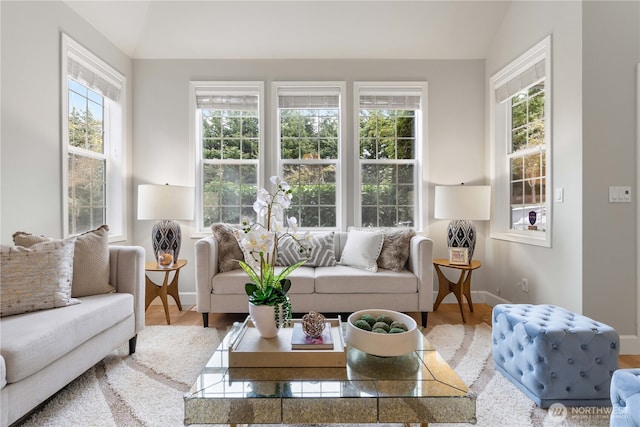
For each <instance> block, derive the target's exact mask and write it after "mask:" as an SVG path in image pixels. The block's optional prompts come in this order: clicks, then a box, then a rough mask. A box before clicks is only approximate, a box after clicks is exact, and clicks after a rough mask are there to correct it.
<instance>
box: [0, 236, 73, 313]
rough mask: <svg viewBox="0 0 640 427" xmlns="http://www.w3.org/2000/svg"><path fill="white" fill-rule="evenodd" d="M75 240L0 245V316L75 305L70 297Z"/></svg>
mask: <svg viewBox="0 0 640 427" xmlns="http://www.w3.org/2000/svg"><path fill="white" fill-rule="evenodd" d="M75 243H76V238H75V237H72V238H70V239H65V240H52V241H46V242H42V243H36V244H34V245H32V246H31V247H30V248H25V247H22V246H11V247H9V246H2V248H1V249H0V258H1V261H2V268H1V269H0V281H1V282H2V286H0V317H4V316H10V315H13V314H20V313H27V312H31V311H37V310H45V309H50V308H56V307H65V306H68V305H73V304H78V303H79V302H80V300H77V299H75V298H71V281H72V278H73V250H74V247H75Z"/></svg>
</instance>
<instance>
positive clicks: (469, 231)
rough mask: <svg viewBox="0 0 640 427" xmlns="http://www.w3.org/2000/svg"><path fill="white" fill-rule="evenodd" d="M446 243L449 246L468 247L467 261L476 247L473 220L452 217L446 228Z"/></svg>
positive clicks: (470, 258)
mask: <svg viewBox="0 0 640 427" xmlns="http://www.w3.org/2000/svg"><path fill="white" fill-rule="evenodd" d="M447 244H448V246H449V247H450V248H468V249H469V262H471V260H472V259H473V250H474V249H475V247H476V226H475V224H474V223H473V221H468V220H465V219H454V220H453V221H451V222H450V223H449V228H448V229H447Z"/></svg>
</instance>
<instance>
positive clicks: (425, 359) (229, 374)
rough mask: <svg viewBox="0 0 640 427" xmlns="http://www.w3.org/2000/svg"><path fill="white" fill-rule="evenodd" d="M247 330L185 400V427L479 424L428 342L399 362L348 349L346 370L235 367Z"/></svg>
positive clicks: (229, 341)
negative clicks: (233, 358) (235, 351)
mask: <svg viewBox="0 0 640 427" xmlns="http://www.w3.org/2000/svg"><path fill="white" fill-rule="evenodd" d="M243 326H244V325H243V324H240V323H236V324H234V325H233V327H232V328H231V330H230V331H229V333H228V334H227V335H226V336H225V338H224V340H223V342H222V343H221V344H220V345H219V346H218V348H217V349H216V351H215V352H214V353H213V356H212V357H211V359H210V360H209V362H207V365H206V366H205V367H204V369H203V370H202V372H201V374H200V375H199V376H198V378H197V379H196V382H195V384H194V385H193V387H192V388H191V390H190V391H189V393H187V394H185V396H184V405H185V419H184V423H185V425H190V424H230V425H231V426H235V425H236V424H323V423H326V424H351V423H353V424H368V423H371V424H374V423H404V424H405V425H410V424H412V423H418V424H420V425H422V426H426V425H427V424H428V423H430V422H433V423H475V420H476V418H475V417H476V396H475V395H474V394H473V393H472V392H471V391H470V390H469V388H468V387H467V386H466V385H465V384H464V383H463V381H462V380H461V379H460V377H459V376H458V375H457V374H456V373H455V372H454V371H453V369H451V367H450V366H449V365H448V364H447V362H445V361H444V359H443V358H442V357H441V356H440V354H439V353H438V352H437V351H436V349H435V348H434V347H433V346H432V345H431V344H430V343H429V341H428V340H427V339H426V338H423V339H422V343H421V345H420V347H419V348H418V350H416V351H415V352H412V353H410V354H407V355H404V356H398V357H388V358H384V357H377V356H372V355H369V354H366V353H364V352H362V351H360V350H358V349H356V348H352V347H347V348H346V349H345V351H346V366H344V367H251V368H242V367H230V363H229V353H230V351H229V347H230V345H234V342H237V340H238V337H239V334H240V333H242V330H243ZM301 351H306V350H301Z"/></svg>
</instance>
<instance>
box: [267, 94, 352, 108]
mask: <svg viewBox="0 0 640 427" xmlns="http://www.w3.org/2000/svg"><path fill="white" fill-rule="evenodd" d="M339 106H340V97H339V96H338V95H279V96H278V108H338V107H339Z"/></svg>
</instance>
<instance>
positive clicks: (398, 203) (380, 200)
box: [357, 85, 423, 227]
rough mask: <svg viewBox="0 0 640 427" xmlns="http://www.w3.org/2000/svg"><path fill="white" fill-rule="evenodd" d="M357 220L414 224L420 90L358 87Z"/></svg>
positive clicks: (368, 224) (383, 224)
mask: <svg viewBox="0 0 640 427" xmlns="http://www.w3.org/2000/svg"><path fill="white" fill-rule="evenodd" d="M357 93H358V99H359V101H358V104H359V108H358V123H359V128H358V131H359V133H358V143H359V144H358V146H359V159H360V172H361V173H360V215H361V217H360V223H361V225H362V226H365V227H398V226H412V227H415V226H419V221H418V214H417V212H418V210H417V209H416V207H417V205H418V203H417V197H418V195H419V190H418V188H419V186H418V185H417V184H418V183H417V181H418V179H417V177H418V168H419V164H420V163H419V162H418V155H419V154H418V153H419V152H420V150H419V147H420V144H421V137H420V135H421V134H420V124H421V123H422V108H421V104H422V94H423V90H422V89H416V88H413V87H402V86H401V85H398V86H396V87H394V88H392V89H389V88H383V87H374V86H369V87H359V89H357Z"/></svg>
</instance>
